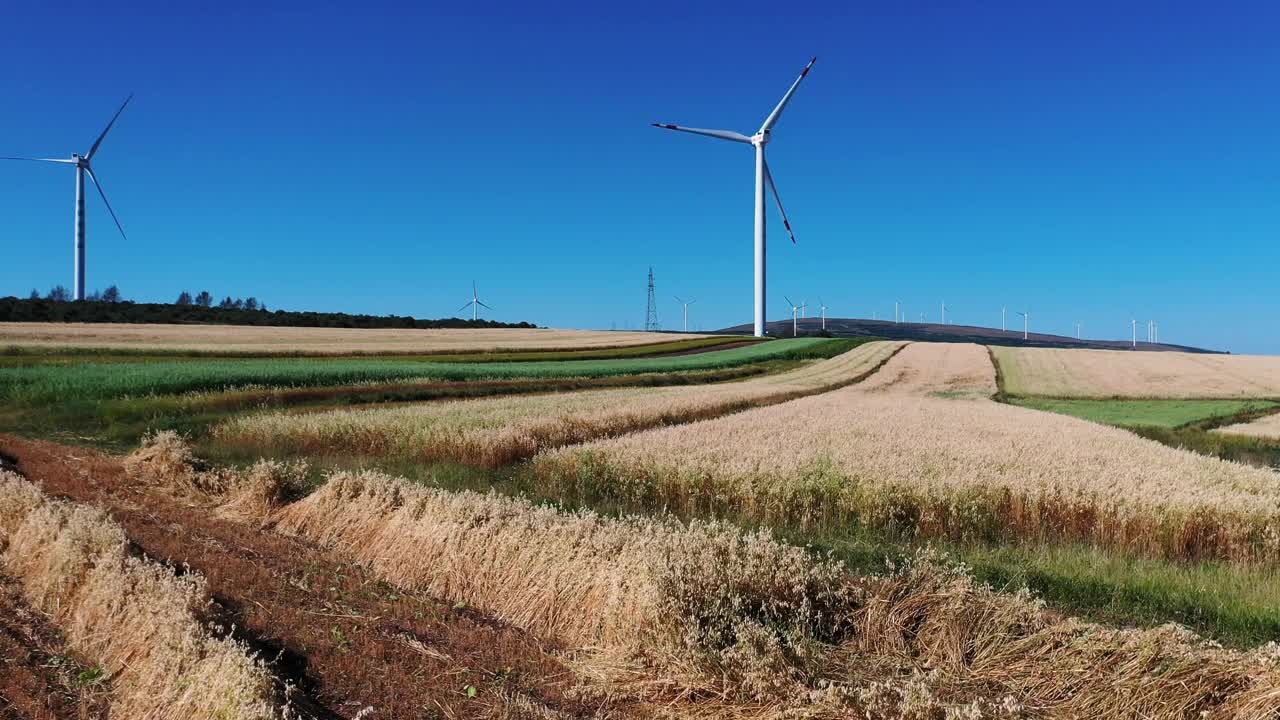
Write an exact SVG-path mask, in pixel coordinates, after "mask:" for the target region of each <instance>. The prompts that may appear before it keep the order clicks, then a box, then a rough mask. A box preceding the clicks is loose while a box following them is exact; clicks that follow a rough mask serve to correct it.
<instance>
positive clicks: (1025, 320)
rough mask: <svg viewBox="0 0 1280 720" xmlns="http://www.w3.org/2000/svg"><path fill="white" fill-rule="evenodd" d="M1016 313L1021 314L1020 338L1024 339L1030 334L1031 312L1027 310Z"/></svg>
mask: <svg viewBox="0 0 1280 720" xmlns="http://www.w3.org/2000/svg"><path fill="white" fill-rule="evenodd" d="M1018 314H1019V315H1021V316H1022V339H1023V340H1024V341H1025V340H1027V339H1028V338H1029V337H1030V334H1031V313H1030V311H1028V312H1019V313H1018Z"/></svg>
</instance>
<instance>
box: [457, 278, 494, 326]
mask: <svg viewBox="0 0 1280 720" xmlns="http://www.w3.org/2000/svg"><path fill="white" fill-rule="evenodd" d="M467 308H471V321H472V322H475V321H476V314H477V312H478V311H479V310H480V308H484V309H486V310H492V309H493V308H491V307H489V306H488V305H485V304H484V303H482V302H480V295H479V294H478V293H477V292H476V281H475V280H472V281H471V302H469V303H467V304H466V305H463V306H462V307H460V308H458V311H459V312H461V311H463V310H466V309H467Z"/></svg>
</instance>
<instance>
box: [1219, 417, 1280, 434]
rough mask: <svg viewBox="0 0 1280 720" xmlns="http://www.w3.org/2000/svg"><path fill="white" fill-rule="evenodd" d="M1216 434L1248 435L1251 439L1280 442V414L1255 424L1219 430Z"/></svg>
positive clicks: (1259, 420)
mask: <svg viewBox="0 0 1280 720" xmlns="http://www.w3.org/2000/svg"><path fill="white" fill-rule="evenodd" d="M1214 432H1220V433H1227V434H1228V435H1248V436H1249V437H1257V438H1266V439H1270V440H1280V414H1274V415H1268V416H1266V417H1263V418H1258V419H1257V420H1254V421H1253V422H1247V423H1239V424H1237V425H1228V426H1226V427H1221V428H1217V429H1216V430H1214Z"/></svg>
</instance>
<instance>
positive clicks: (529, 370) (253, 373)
mask: <svg viewBox="0 0 1280 720" xmlns="http://www.w3.org/2000/svg"><path fill="white" fill-rule="evenodd" d="M424 332H430V331H424ZM464 332H470V331H464ZM849 343H850V341H847V340H828V339H823V338H798V339H794V340H774V341H771V342H766V343H757V344H752V345H747V346H744V347H737V348H732V349H729V350H719V351H713V352H703V353H697V354H692V355H673V356H664V357H652V358H634V359H614V360H583V361H578V360H572V361H551V362H494V363H447V362H424V361H421V360H394V359H373V358H370V359H328V360H326V359H307V358H302V359H300V358H282V359H250V360H210V361H205V362H146V363H132V364H129V363H114V364H97V363H88V364H82V365H68V366H40V367H14V368H0V398H7V399H13V400H19V401H26V402H56V401H61V400H97V399H105V398H118V397H126V396H128V397H136V396H144V395H156V394H169V393H183V392H194V391H222V390H230V389H234V388H242V387H248V386H258V387H317V386H331V385H352V384H358V383H380V382H381V383H385V382H399V381H409V380H418V381H420V380H432V381H441V382H446V381H447V382H453V381H469V380H507V379H520V378H591V377H609V376H615V375H633V374H641V373H666V372H680V371H690V370H712V369H721V368H729V367H736V366H740V365H747V364H750V363H756V362H766V361H770V360H780V359H800V358H805V357H827V356H829V354H830V353H834V352H839V351H840V350H842V349H847V348H848V347H849Z"/></svg>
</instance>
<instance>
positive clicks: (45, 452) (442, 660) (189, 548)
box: [0, 434, 635, 719]
mask: <svg viewBox="0 0 1280 720" xmlns="http://www.w3.org/2000/svg"><path fill="white" fill-rule="evenodd" d="M0 454H3V455H4V456H7V457H6V459H7V460H8V461H10V462H11V463H12V464H14V465H16V467H17V469H18V471H19V472H22V473H23V474H24V475H26V476H27V477H28V478H30V479H32V480H34V481H37V482H39V483H41V484H42V485H43V487H44V489H45V491H46V492H48V493H50V494H52V495H55V496H60V497H65V498H68V499H71V500H75V501H77V502H86V503H93V504H97V505H99V506H102V507H104V508H106V509H107V510H108V511H109V512H110V513H111V514H112V516H113V517H114V518H115V520H116V521H117V522H119V523H120V524H121V525H122V526H123V527H124V529H125V531H126V533H127V534H128V536H129V538H130V540H131V541H132V542H133V543H135V544H136V545H137V546H138V548H139V549H140V550H141V551H143V552H145V553H146V554H147V555H149V556H151V557H153V558H155V559H157V560H160V561H164V562H169V563H172V564H174V565H175V566H176V567H179V568H181V567H183V566H189V567H190V568H191V569H192V570H195V571H197V572H199V573H201V574H202V575H204V576H205V577H206V578H207V579H208V583H209V588H210V591H211V592H212V593H213V596H214V599H215V601H216V602H217V604H218V606H219V612H220V614H221V616H220V617H218V618H216V619H217V620H219V621H220V622H221V623H222V624H223V625H225V626H227V627H231V626H234V628H235V630H234V632H235V634H236V636H237V637H240V638H241V639H243V640H245V641H246V642H248V643H250V644H251V645H252V646H254V647H255V648H257V649H258V650H259V651H260V652H261V654H262V656H263V657H264V658H265V659H267V660H270V661H273V663H274V669H275V671H276V673H277V675H278V676H280V677H282V678H283V679H284V680H285V681H287V682H290V683H292V684H294V685H295V686H296V691H295V692H294V693H293V700H294V702H295V703H296V705H297V707H298V709H299V710H301V711H303V712H304V713H305V714H307V715H311V716H313V717H318V718H353V717H355V716H357V715H358V714H360V713H361V712H362V711H364V712H365V713H366V714H365V715H363V716H362V717H368V718H371V719H372V718H453V717H506V716H510V714H511V713H510V711H511V709H512V708H513V707H514V706H516V705H519V706H524V707H533V708H538V709H539V710H540V711H541V710H546V711H551V713H552V714H563V716H567V717H588V716H597V715H600V716H610V717H614V716H628V715H634V714H635V713H634V712H633V710H634V709H629V708H613V707H609V706H607V704H605V703H604V701H602V700H595V699H591V698H586V699H584V698H582V697H580V695H581V694H580V693H575V692H573V688H574V687H575V682H574V679H573V676H572V675H571V673H570V672H569V670H568V669H567V668H566V667H565V666H564V665H563V664H562V663H561V662H560V660H559V659H558V657H557V656H556V654H555V648H554V647H550V646H548V645H547V644H545V643H544V642H542V641H540V640H539V639H537V638H533V637H531V636H529V635H528V634H527V633H524V632H522V631H519V630H517V629H514V628H510V627H507V626H504V625H502V624H500V623H498V622H496V621H494V620H492V619H491V618H487V617H485V616H483V615H481V614H479V613H475V612H473V611H471V610H469V609H467V608H462V607H454V606H452V605H449V604H447V603H444V602H441V601H438V600H435V599H432V598H425V597H412V596H409V595H406V594H404V593H402V592H400V591H398V590H396V589H394V588H392V587H390V586H388V585H386V584H384V583H381V582H379V581H377V580H376V579H374V578H373V577H372V576H370V575H368V574H366V573H364V572H362V571H361V570H360V569H359V568H356V567H354V566H351V565H347V564H343V563H340V562H336V561H334V560H333V559H332V558H330V557H328V556H327V555H326V554H325V553H324V551H323V550H321V549H319V548H316V547H315V546H312V545H309V544H307V543H304V542H302V541H299V540H296V539H293V538H289V537H285V536H282V535H278V534H276V533H274V532H271V531H267V530H261V529H259V528H256V527H253V526H250V525H248V524H245V523H241V522H236V521H231V520H225V519H220V518H218V517H216V516H215V515H214V513H213V511H212V510H211V509H209V508H207V507H201V506H195V505H190V504H187V503H185V502H183V501H181V500H179V499H176V498H174V497H172V496H169V495H167V494H165V493H163V492H161V491H158V490H155V489H151V488H146V487H140V486H138V485H137V484H135V483H133V482H131V481H130V480H128V479H127V477H126V476H125V473H124V470H123V468H122V466H121V464H120V462H119V461H118V460H117V459H115V458H113V457H111V456H108V455H104V454H102V453H99V452H97V451H94V450H90V449H85V448H75V447H68V446H64V445H59V444H56V443H51V442H46V441H38V440H27V439H23V438H19V437H16V436H12V435H5V434H0ZM0 687H3V686H0ZM367 708H372V712H370V711H368V710H366V709H367ZM54 717H61V716H54Z"/></svg>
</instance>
